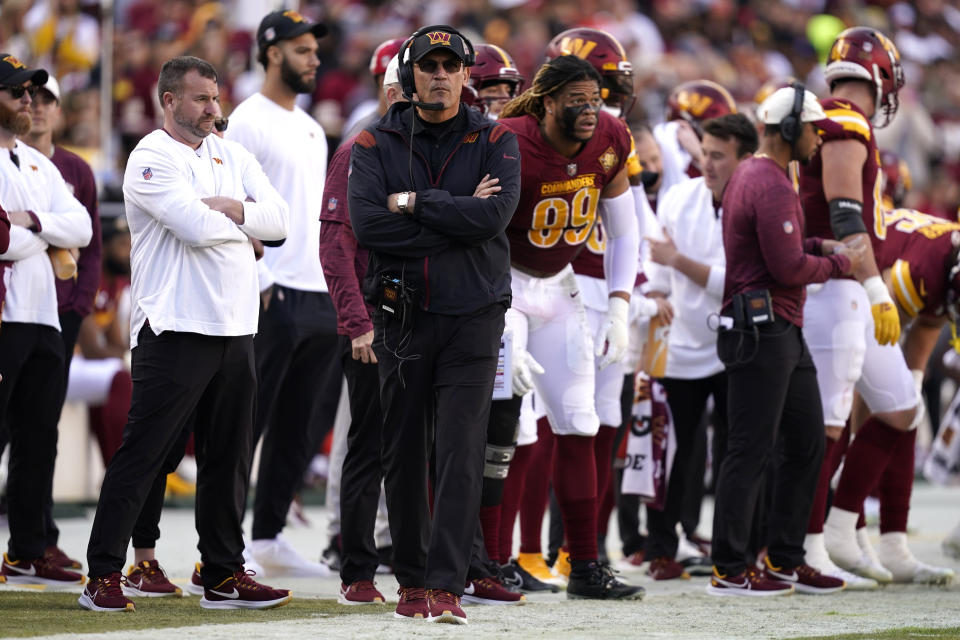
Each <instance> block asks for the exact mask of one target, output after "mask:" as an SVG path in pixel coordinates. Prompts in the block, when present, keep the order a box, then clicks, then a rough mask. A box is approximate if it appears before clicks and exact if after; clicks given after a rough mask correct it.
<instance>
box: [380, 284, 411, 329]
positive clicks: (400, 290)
mask: <svg viewBox="0 0 960 640" xmlns="http://www.w3.org/2000/svg"><path fill="white" fill-rule="evenodd" d="M415 298H416V290H415V289H413V288H411V287H408V286H407V285H406V283H404V282H403V280H400V279H398V278H395V277H393V276H388V275H382V276H380V304H379V306H380V310H381V311H383V312H384V313H385V314H386V316H387V317H393V318H396V319H398V320H400V322H401V323H402V324H404V325H406V324H408V323H409V321H410V320H412V318H413V306H414V300H415Z"/></svg>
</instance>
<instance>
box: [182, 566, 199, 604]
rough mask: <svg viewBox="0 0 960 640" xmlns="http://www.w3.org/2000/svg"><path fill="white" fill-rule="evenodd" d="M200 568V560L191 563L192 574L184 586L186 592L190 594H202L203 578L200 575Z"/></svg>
mask: <svg viewBox="0 0 960 640" xmlns="http://www.w3.org/2000/svg"><path fill="white" fill-rule="evenodd" d="M202 568H203V563H202V562H198V563H196V564H195V565H193V575H191V576H190V582H188V583H187V586H186V587H184V589H185V590H186V592H187V593H189V594H190V595H192V596H202V595H203V578H201V577H200V569H202Z"/></svg>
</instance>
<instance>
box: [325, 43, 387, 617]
mask: <svg viewBox="0 0 960 640" xmlns="http://www.w3.org/2000/svg"><path fill="white" fill-rule="evenodd" d="M397 67H398V63H397V58H396V56H394V57H393V59H392V60H391V61H390V63H389V64H388V65H387V71H386V73H385V74H384V78H383V94H384V96H385V97H386V104H387V106H390V105H392V104H394V103H395V102H400V101H401V100H404V97H403V92H402V91H401V89H400V80H399V75H398V73H397ZM355 139H356V136H354V137H353V138H350V139H348V140H346V141H344V142H343V144H341V145H340V148H339V149H337V151H336V153H335V154H334V155H333V158H332V159H331V160H330V165H329V166H328V167H327V182H326V185H325V186H324V190H323V200H324V203H325V205H324V208H323V212H322V213H321V214H320V220H321V225H320V264H321V265H322V266H323V277H324V278H326V280H327V286H328V287H330V296H331V297H332V298H333V306H334V307H335V308H336V310H337V333H338V334H340V349H341V358H342V360H343V373H344V376H346V378H347V392H348V394H349V398H350V416H351V419H350V428H349V430H348V432H347V455H346V456H345V457H344V459H343V471H342V473H341V476H340V478H341V479H340V534H341V535H340V539H341V540H342V545H343V561H342V564H341V567H340V577H341V579H342V580H343V583H342V584H341V586H340V594H339V597H338V600H339V601H340V602H342V603H343V604H375V603H383V602H386V600H385V599H384V597H383V594H381V593H380V592H379V591H377V588H376V586H374V584H373V577H374V575H375V574H376V572H377V565H378V564H379V563H380V560H379V556H378V554H377V547H376V544H375V543H374V521H375V520H376V515H377V507H378V504H379V501H380V483H381V482H382V481H383V471H382V467H381V464H380V427H381V424H382V421H383V419H382V417H381V413H380V374H379V373H378V370H377V356H376V355H375V354H374V353H373V321H372V320H371V319H370V312H371V310H370V308H369V307H368V306H367V304H366V303H365V302H364V300H363V277H364V276H365V275H366V273H367V258H368V255H369V252H368V251H367V250H366V249H364V248H363V247H361V246H360V245H359V244H358V243H357V238H356V236H354V235H353V227H352V226H351V225H350V214H349V213H348V210H347V176H348V174H349V169H350V150H351V149H352V147H353V143H354V141H355Z"/></svg>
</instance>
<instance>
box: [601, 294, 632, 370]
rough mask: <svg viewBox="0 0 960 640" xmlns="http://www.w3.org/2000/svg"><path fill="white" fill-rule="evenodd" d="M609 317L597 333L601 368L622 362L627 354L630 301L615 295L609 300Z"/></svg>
mask: <svg viewBox="0 0 960 640" xmlns="http://www.w3.org/2000/svg"><path fill="white" fill-rule="evenodd" d="M609 305H610V306H609V308H608V309H607V319H606V321H604V323H603V324H602V325H601V326H600V331H599V332H598V333H597V352H596V355H597V357H598V358H600V357H601V356H602V357H603V359H602V360H601V361H600V365H599V368H600V369H606V368H607V367H608V366H610V365H611V364H613V363H614V362H620V361H621V360H623V357H624V356H625V355H627V343H628V340H629V338H628V332H627V315H628V313H629V310H630V303H629V302H627V301H626V300H624V299H623V298H620V297H617V296H613V297H611V298H610V301H609Z"/></svg>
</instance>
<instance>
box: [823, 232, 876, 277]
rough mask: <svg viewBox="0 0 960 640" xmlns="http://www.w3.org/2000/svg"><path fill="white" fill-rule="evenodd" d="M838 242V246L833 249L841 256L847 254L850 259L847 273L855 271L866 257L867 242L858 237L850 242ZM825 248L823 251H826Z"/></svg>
mask: <svg viewBox="0 0 960 640" xmlns="http://www.w3.org/2000/svg"><path fill="white" fill-rule="evenodd" d="M826 242H828V241H827V240H824V243H826ZM839 244H840V246H839V247H837V248H836V249H834V251H835V252H836V253H839V254H840V255H842V256H847V259H848V260H850V270H849V271H847V273H848V274H849V273H855V272H856V271H857V269H859V268H860V267H861V265H863V261H864V260H866V259H867V243H866V242H863V241H862V240H861V239H859V238H858V239H857V240H854V241H853V242H851V243H850V244H844V243H842V242H841V243H839ZM826 250H827V249H826V247H824V249H823V251H824V253H826Z"/></svg>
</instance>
